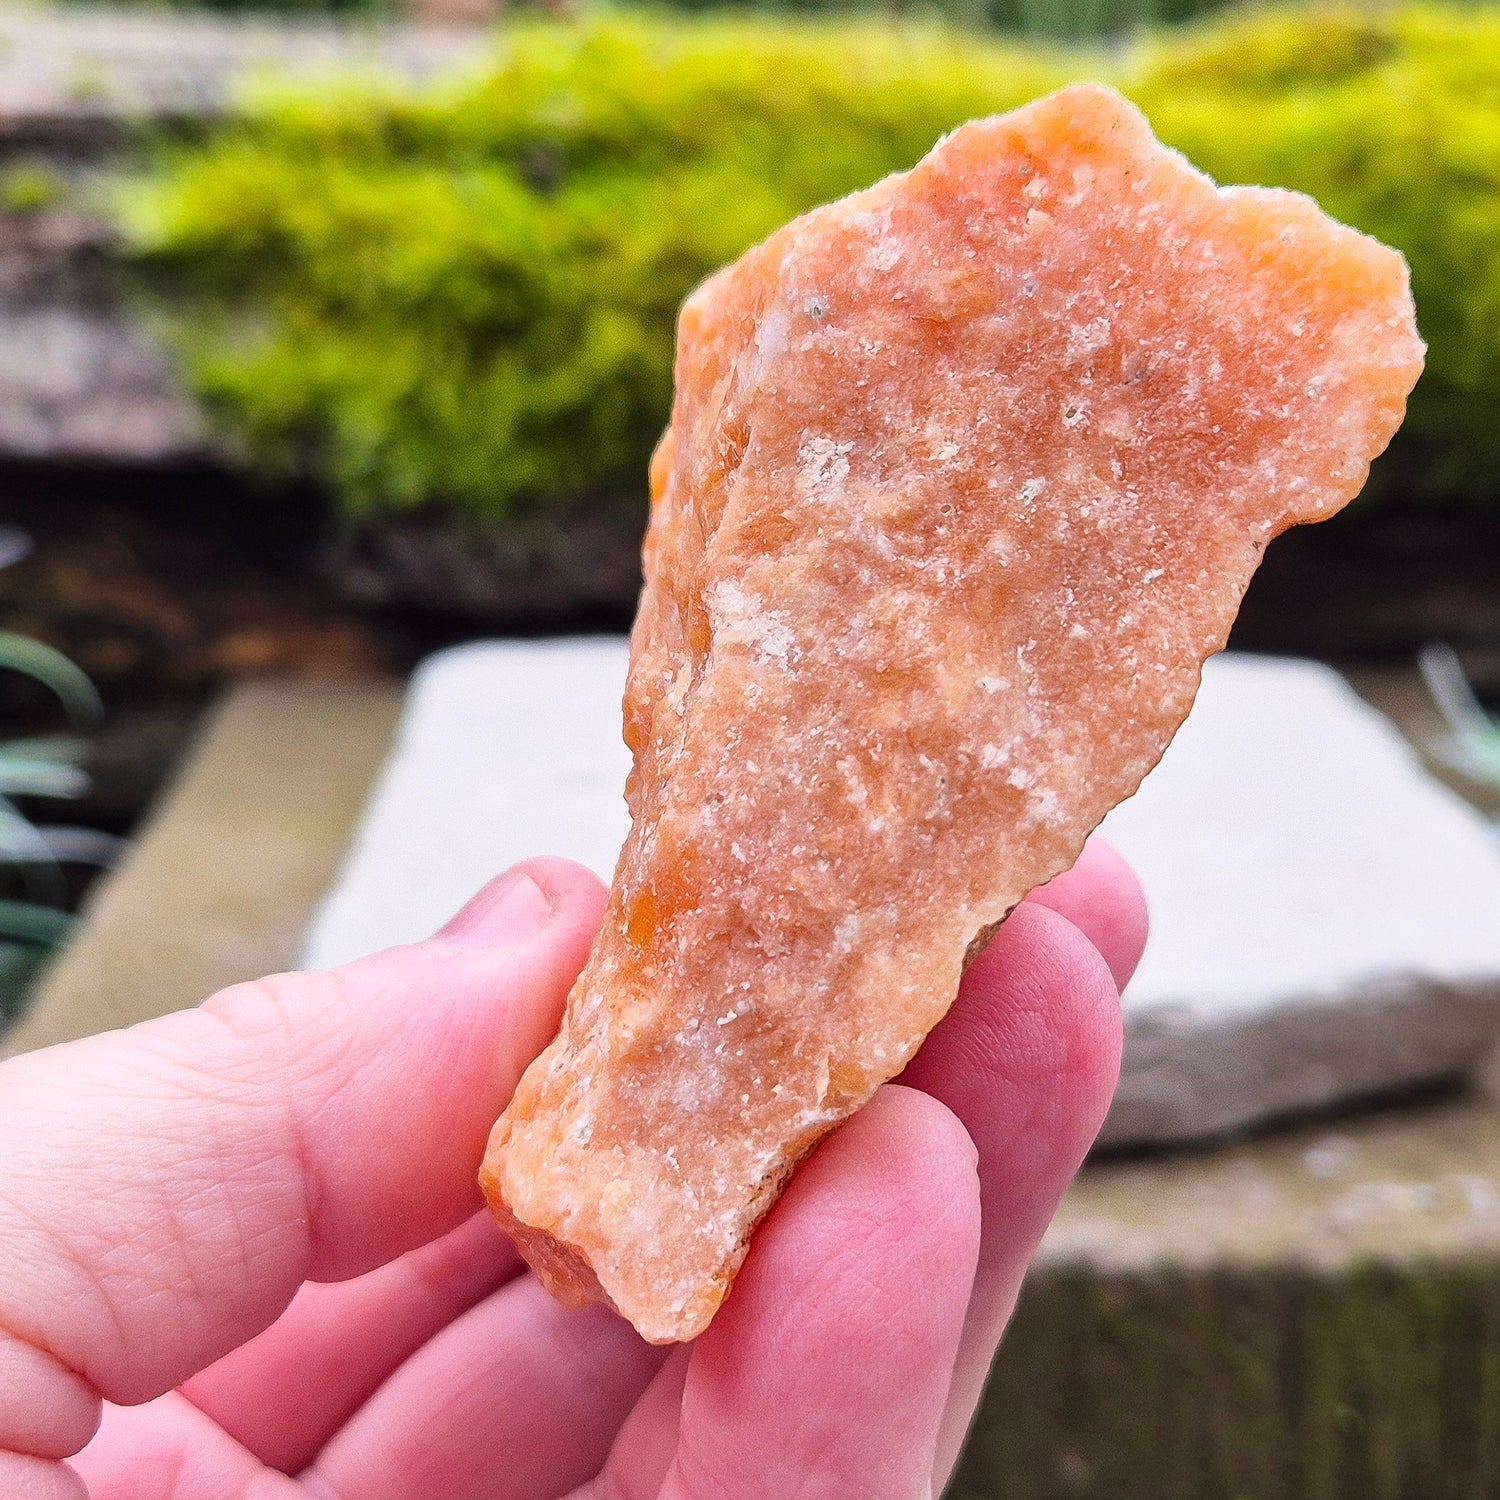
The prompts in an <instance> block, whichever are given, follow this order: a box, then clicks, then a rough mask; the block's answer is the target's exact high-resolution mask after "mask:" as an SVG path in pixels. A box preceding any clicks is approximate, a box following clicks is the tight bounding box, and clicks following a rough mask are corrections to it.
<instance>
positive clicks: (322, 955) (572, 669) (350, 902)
mask: <svg viewBox="0 0 1500 1500" xmlns="http://www.w3.org/2000/svg"><path fill="white" fill-rule="evenodd" d="M625 653H626V647H625V643H624V642H623V641H622V640H619V639H596V640H575V641H550V642H536V643H495V644H483V645H477V646H467V647H462V648H459V649H458V650H456V651H452V652H447V653H444V654H442V655H440V656H437V657H435V658H433V659H432V660H431V661H429V662H428V663H427V664H426V665H425V666H424V667H423V668H422V669H421V670H420V671H419V673H418V674H417V677H416V678H415V680H414V683H413V687H412V695H411V700H410V703H409V705H408V708H407V712H406V714H405V715H404V717H403V721H402V727H401V730H400V734H399V738H398V741H397V745H396V749H395V752H394V754H393V756H392V758H391V761H390V763H389V765H388V766H387V767H386V770H385V772H384V773H383V775H382V778H381V782H380V785H379V788H378V790H377V792H376V794H375V796H374V798H373V800H372V803H371V807H370V810H369V813H368V815H367V816H366V818H365V820H364V823H363V824H362V826H361V829H360V832H359V835H358V838H357V840H356V843H355V845H354V848H353V851H352V853H351V857H350V859H349V862H348V864H347V865H346V867H345V869H344V872H343V874H342V875H341V877H340V879H339V882H338V884H337V886H336V887H335V889H334V891H333V892H332V894H331V895H330V897H329V899H328V901H327V903H326V904H325V905H324V907H323V908H322V910H321V911H320V913H319V916H318V919H317V921H316V923H315V924H314V927H313V929H312V932H311V934H310V937H309V941H308V945H307V949H306V957H307V959H308V961H309V962H311V963H313V964H316V965H324V964H330V963H335V962H340V961H343V960H344V959H347V958H352V957H355V956H357V955H359V954H361V953H364V952H368V951H370V950H372V949H374V948H377V947H381V946H385V945H386V944H388V943H392V942H400V941H406V940H409V939H414V938H417V937H420V936H422V935H423V934H425V933H427V932H430V931H432V930H433V929H434V928H435V927H437V926H438V925H440V924H441V922H442V921H443V920H444V919H445V918H446V917H447V916H448V915H449V914H450V913H451V912H452V911H453V910H454V909H455V908H456V907H457V906H458V905H459V904H460V903H461V902H462V901H463V900H464V899H466V898H467V897H468V896H469V895H470V894H471V893H472V892H473V890H475V889H476V888H477V887H478V886H479V885H480V884H482V883H483V881H484V880H486V879H488V878H489V876H491V875H492V874H494V873H495V872H496V871H498V870H501V869H503V868H505V867H506V866H507V865H509V864H511V863H512V862H514V861H515V860H518V859H522V858H525V857H526V856H527V855H529V854H536V853H551V854H563V855H567V856H569V857H571V858H573V859H577V860H580V861H581V862H582V863H584V864H586V865H588V866H589V867H590V868H592V869H594V870H595V871H597V872H598V873H599V874H600V875H601V876H604V877H605V878H608V875H609V873H610V871H611V870H612V868H613V865H614V860H615V856H616V853H617V851H618V849H619V845H620V842H621V840H622V839H623V837H624V834H625V830H626V827H627V818H626V814H625V808H624V804H623V801H622V799H621V795H620V793H621V788H622V787H623V785H624V780H625V773H626V770H627V769H628V766H629V757H628V754H627V752H626V750H625V747H624V746H623V744H622V743H621V741H620V714H619V700H620V694H621V691H622V688H623V682H624V672H625V660H626V655H625ZM1104 832H1105V833H1106V834H1107V836H1108V837H1110V838H1111V839H1112V840H1113V841H1114V842H1115V843H1116V844H1118V845H1119V846H1120V847H1121V848H1122V849H1123V850H1124V851H1125V852H1126V854H1127V855H1128V856H1129V857H1130V858H1131V859H1132V861H1133V862H1134V863H1135V865H1136V868H1137V869H1138V870H1139V871H1140V874H1141V877H1142V881H1143V883H1144V885H1145V888H1146V892H1147V897H1148V900H1149V902H1150V904H1151V908H1152V920H1153V932H1152V938H1151V943H1150V945H1149V947H1148V948H1147V952H1146V956H1145V959H1144V961H1143V962H1142V965H1141V969H1140V972H1139V973H1138V975H1137V976H1136V979H1135V981H1134V982H1133V983H1132V984H1131V986H1130V988H1129V990H1128V992H1127V994H1126V997H1125V1015H1126V1050H1125V1065H1124V1072H1123V1076H1122V1079H1121V1085H1120V1091H1119V1094H1118V1096H1117V1099H1116V1103H1115V1107H1114V1110H1113V1112H1112V1113H1111V1115H1110V1119H1109V1122H1108V1123H1107V1125H1106V1127H1105V1132H1104V1136H1103V1138H1102V1143H1103V1144H1104V1145H1106V1146H1114V1147H1120V1146H1139V1145H1145V1144H1159V1143H1163V1142H1168V1141H1176V1140H1184V1139H1194V1138H1200V1137H1204V1136H1212V1135H1217V1134H1222V1133H1224V1132H1226V1131H1229V1130H1233V1129H1237V1128H1240V1127H1242V1126H1245V1125H1249V1124H1252V1123H1255V1122H1257V1121H1260V1120H1264V1119H1266V1118H1274V1117H1277V1116H1281V1115H1284V1114H1291V1113H1295V1112H1298V1111H1305V1110H1308V1109H1312V1108H1321V1107H1323V1106H1326V1105H1328V1104H1331V1103H1335V1102H1338V1101H1340V1100H1344V1099H1348V1098H1351V1097H1361V1096H1365V1095H1371V1094H1379V1093H1382V1092H1386V1091H1389V1090H1392V1089H1397V1088H1401V1087H1406V1086H1409V1085H1412V1084H1418V1083H1422V1082H1425V1081H1428V1080H1432V1079H1435V1078H1441V1077H1445V1076H1450V1075H1454V1074H1461V1073H1465V1072H1468V1071H1470V1070H1471V1069H1472V1068H1473V1066H1474V1065H1475V1064H1476V1062H1477V1061H1478V1060H1479V1059H1480V1058H1481V1057H1482V1056H1483V1055H1484V1054H1485V1053H1486V1052H1487V1050H1488V1049H1489V1047H1490V1045H1491V1043H1492V1041H1493V1039H1494V1037H1495V1035H1496V1032H1497V1028H1500V843H1497V842H1496V840H1495V839H1494V837H1493V835H1492V834H1491V832H1490V831H1489V830H1488V829H1487V828H1486V827H1485V826H1484V823H1483V820H1482V819H1481V818H1480V817H1479V816H1478V815H1477V814H1476V813H1475V812H1474V811H1473V809H1471V808H1470V807H1469V806H1468V805H1467V804H1466V803H1465V802H1464V801H1463V800H1462V799H1461V798H1459V797H1458V796H1456V795H1455V794H1454V793H1453V792H1451V791H1450V790H1448V789H1447V788H1445V787H1443V786H1441V785H1439V784H1438V783H1437V782H1435V781H1434V780H1432V779H1431V778H1430V777H1428V776H1427V775H1426V774H1425V773H1424V772H1423V771H1422V770H1421V768H1420V766H1419V764H1418V762H1417V759H1416V757H1415V755H1414V753H1413V752H1412V750H1411V749H1410V748H1409V747H1408V745H1407V744H1406V742H1405V741H1404V740H1403V739H1402V737H1401V736H1400V734H1399V733H1398V732H1397V731H1396V730H1395V729H1394V728H1393V727H1392V726H1391V725H1390V724H1389V723H1388V722H1387V720H1385V719H1384V718H1383V717H1382V716H1381V715H1379V714H1377V713H1376V712H1375V711H1374V710H1373V709H1371V708H1370V707H1368V706H1367V705H1366V704H1365V703H1363V702H1362V701H1361V700H1360V699H1359V698H1358V697H1357V696H1356V695H1355V694H1354V693H1353V692H1352V691H1351V690H1350V689H1349V687H1348V686H1347V685H1346V684H1345V683H1344V682H1343V680H1342V679H1341V678H1340V677H1339V676H1338V674H1337V673H1335V672H1333V671H1332V670H1331V669H1329V668H1326V667H1322V666H1318V665H1315V664H1313V663H1308V662H1297V661H1289V660H1281V659H1270V658H1256V657H1240V656H1230V655H1226V656H1221V657H1219V658H1216V659H1215V660H1214V661H1213V662H1211V663H1210V664H1209V667H1208V669H1207V671H1206V673H1205V677H1204V687H1203V691H1202V693H1201V694H1200V697H1199V701H1198V705H1197V707H1195V709H1194V711H1193V714H1192V716H1191V717H1190V718H1189V720H1188V723H1187V725H1186V726H1185V727H1184V729H1183V730H1182V732H1181V733H1180V734H1179V735H1178V738H1177V740H1176V741H1175V742H1174V743H1173V745H1172V747H1171V749H1170V750H1169V751H1168V752H1167V755H1166V757H1165V758H1164V760H1163V762H1162V764H1161V766H1160V767H1159V768H1158V769H1157V771H1155V772H1154V773H1153V774H1152V775H1151V776H1150V777H1149V778H1148V779H1147V781H1146V783H1145V785H1144V786H1143V787H1142V789H1141V791H1140V792H1139V793H1138V794H1137V796H1136V797H1135V798H1133V799H1132V800H1131V801H1130V802H1127V803H1125V804H1124V805H1123V806H1122V807H1120V808H1118V809H1117V810H1116V811H1115V812H1114V813H1113V814H1111V815H1110V817H1109V819H1107V820H1106V823H1105V825H1104Z"/></svg>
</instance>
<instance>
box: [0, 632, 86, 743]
mask: <svg viewBox="0 0 1500 1500" xmlns="http://www.w3.org/2000/svg"><path fill="white" fill-rule="evenodd" d="M0 668H6V669H8V670H10V671H12V672H21V673H24V674H25V675H26V676H27V677H31V678H34V679H35V680H36V681H37V682H40V683H41V684H42V685H43V686H44V687H48V688H51V690H52V691H53V692H54V693H56V694H57V696H58V698H59V699H60V700H61V701H62V705H63V707H64V708H65V709H66V710H67V712H68V717H69V718H70V719H72V720H73V721H74V722H75V723H83V724H87V723H93V722H95V721H96V720H98V719H100V718H102V717H103V715H104V704H103V703H102V702H101V701H100V698H99V690H98V689H97V688H96V687H95V686H94V684H93V683H92V682H90V681H89V678H88V674H87V673H86V672H85V671H84V670H83V668H82V667H79V666H76V665H75V664H74V663H73V662H71V661H69V660H68V658H67V657H66V656H64V655H63V654H62V652H61V651H57V650H54V649H53V648H52V647H51V646H46V645H43V644H42V642H41V641H34V640H32V639H31V638H30V637H29V636H24V635H17V634H16V633H15V632H14V631H13V630H0Z"/></svg>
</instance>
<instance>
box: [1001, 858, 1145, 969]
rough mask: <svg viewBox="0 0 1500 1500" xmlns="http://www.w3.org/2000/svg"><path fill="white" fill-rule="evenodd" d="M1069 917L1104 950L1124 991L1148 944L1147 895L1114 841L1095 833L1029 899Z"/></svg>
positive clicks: (1101, 951) (1087, 936)
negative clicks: (1070, 863) (1066, 867)
mask: <svg viewBox="0 0 1500 1500" xmlns="http://www.w3.org/2000/svg"><path fill="white" fill-rule="evenodd" d="M1026 899H1027V900H1028V901H1033V902H1035V903H1036V904H1037V905H1038V906H1046V907H1050V908H1051V909H1052V910H1053V911H1055V912H1058V913H1059V914H1061V915H1062V916H1065V917H1066V918H1067V919H1068V920H1069V921H1070V922H1071V923H1072V924H1073V925H1074V926H1075V927H1076V928H1078V930H1079V931H1080V932H1081V933H1082V934H1083V935H1084V936H1085V937H1086V938H1087V939H1088V940H1089V941H1090V942H1091V943H1092V944H1093V945H1094V946H1095V947H1096V948H1097V949H1098V950H1099V952H1100V954H1101V955H1103V958H1104V961H1105V963H1107V964H1108V965H1109V969H1110V973H1111V974H1113V975H1114V979H1115V987H1116V988H1117V989H1120V990H1123V989H1124V988H1125V986H1126V985H1127V984H1128V983H1129V982H1130V976H1131V975H1132V974H1134V973H1135V968H1136V965H1137V964H1138V963H1140V961H1141V953H1142V951H1143V950H1144V949H1145V946H1146V926H1147V922H1146V897H1145V893H1144V892H1143V891H1142V890H1141V883H1140V881H1139V880H1138V879H1136V874H1135V871H1134V870H1132V869H1131V868H1130V866H1129V864H1127V863H1126V860H1125V856H1124V855H1123V854H1121V853H1120V851H1119V850H1118V849H1116V848H1115V847H1114V845H1113V844H1110V843H1107V842H1106V841H1105V840H1104V839H1101V838H1097V837H1096V838H1091V839H1090V840H1089V841H1088V843H1087V844H1085V845H1084V846H1083V853H1082V854H1080V855H1079V856H1078V860H1077V863H1075V864H1074V866H1073V868H1072V869H1071V870H1064V871H1063V873H1062V874H1061V875H1059V876H1057V877H1056V878H1055V879H1053V880H1050V881H1048V882H1047V884H1046V885H1043V886H1038V887H1037V889H1036V890H1034V891H1033V892H1032V893H1031V894H1030V895H1029V896H1028V897H1027V898H1026Z"/></svg>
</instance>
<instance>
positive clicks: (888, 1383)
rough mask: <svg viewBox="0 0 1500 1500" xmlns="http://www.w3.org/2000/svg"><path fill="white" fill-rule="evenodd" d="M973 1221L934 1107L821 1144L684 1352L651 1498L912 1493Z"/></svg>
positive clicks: (921, 1468)
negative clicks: (673, 1423)
mask: <svg viewBox="0 0 1500 1500" xmlns="http://www.w3.org/2000/svg"><path fill="white" fill-rule="evenodd" d="M978 1210H979V1205H978V1188H977V1183H976V1181H975V1176H974V1149H973V1146H972V1145H971V1143H970V1141H969V1139H968V1137H967V1136H966V1135H965V1133H964V1130H963V1127H962V1126H961V1125H960V1124H959V1123H958V1121H957V1120H956V1119H955V1118H954V1117H953V1115H952V1114H951V1113H950V1112H949V1111H948V1110H947V1109H945V1108H943V1107H942V1106H941V1105H939V1104H937V1103H936V1101H934V1100H932V1099H930V1098H928V1097H926V1096H924V1095H922V1094H919V1093H916V1092H915V1091H914V1090H911V1089H903V1088H900V1087H899V1086H889V1087H887V1088H885V1089H882V1090H881V1091H880V1093H879V1094H877V1095H876V1097H875V1099H874V1100H873V1101H872V1102H871V1103H870V1105H869V1106H868V1107H867V1108H866V1109H864V1110H863V1111H861V1112H860V1113H859V1114H858V1115H856V1116H855V1117H854V1118H853V1119H851V1120H850V1121H848V1122H847V1123H846V1124H845V1125H844V1126H843V1127H842V1128H841V1129H839V1130H838V1131H837V1132H835V1133H834V1134H833V1135H832V1136H830V1137H829V1138H828V1140H827V1141H825V1142H824V1144H823V1145H822V1146H821V1147H820V1148H819V1149H818V1150H817V1152H815V1153H814V1154H813V1156H811V1157H810V1158H809V1159H808V1161H807V1162H806V1163H805V1164H804V1165H803V1167H802V1169H801V1170H800V1171H799V1172H798V1174H797V1176H796V1177H795V1178H794V1179H793V1180H792V1184H791V1186H790V1187H789V1188H788V1189H787V1192H786V1193H785V1195H784V1196H783V1197H782V1199H781V1201H780V1202H779V1203H778V1204H777V1205H776V1207H775V1208H774V1209H773V1210H772V1211H771V1213H770V1215H769V1216H768V1217H767V1219H766V1221H765V1223H764V1225H763V1226H762V1227H761V1229H760V1231H759V1233H758V1234H757V1236H756V1238H755V1241H754V1244H753V1245H752V1248H751V1251H750V1254H749V1257H748V1258H747V1259H746V1261H745V1265H744V1268H743V1269H742V1270H741V1272H740V1275H739V1279H738V1281H737V1282H736V1283H735V1288H734V1291H733V1293H732V1294H731V1295H730V1297H729V1299H728V1301H727V1302H725V1304H724V1306H723V1307H722V1308H721V1309H720V1310H719V1313H718V1315H717V1316H716V1317H715V1319H714V1321H713V1323H712V1324H711V1325H710V1326H709V1328H708V1330H707V1332H705V1333H704V1334H703V1335H702V1337H700V1338H699V1339H698V1341H697V1343H696V1344H695V1345H694V1347H693V1354H692V1357H691V1360H690V1362H689V1365H688V1371H687V1379H686V1383H685V1386H684V1389H683V1397H682V1408H681V1418H680V1431H679V1437H678V1444H677V1452H676V1456H675V1459H674V1461H673V1464H672V1468H671V1470H670V1472H669V1473H668V1475H667V1478H666V1481H665V1483H664V1484H663V1485H662V1488H661V1491H660V1493H661V1497H662V1500H689V1497H693V1500H700V1497H702V1496H704V1495H738V1494H747V1493H754V1494H758V1495H797V1494H817V1495H819V1496H820V1497H824V1500H839V1497H843V1496H848V1497H850V1500H855V1497H858V1500H884V1497H887V1496H888V1497H891V1500H897V1497H900V1500H908V1497H911V1496H917V1495H924V1494H927V1493H928V1489H927V1486H928V1484H929V1483H930V1480H931V1471H932V1463H933V1455H934V1449H935V1445H936V1442H937V1438H938V1429H939V1423H940V1421H941V1417H942V1411H943V1403H944V1397H945V1396H946V1393H947V1389H948V1376H949V1372H950V1370H951V1368H952V1361H953V1358H954V1354H955V1352H956V1350H957V1348H958V1341H959V1333H960V1330H961V1328H962V1325H963V1318H964V1309H965V1307H966V1305H967V1303H968V1300H969V1290H970V1286H971V1284H972V1278H973V1274H974V1265H975V1257H976V1255H977V1253H978V1247H979V1211H978ZM640 1436H641V1438H642V1440H644V1437H645V1435H644V1434H642V1435H640ZM625 1457H626V1455H624V1454H621V1455H620V1457H619V1458H617V1459H612V1460H611V1462H612V1463H621V1462H622V1461H623V1459H624V1458H625ZM612 1477H613V1476H611V1479H609V1480H606V1481H604V1482H603V1483H602V1485H601V1491H600V1492H601V1493H603V1494H609V1493H610V1483H611V1482H612Z"/></svg>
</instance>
